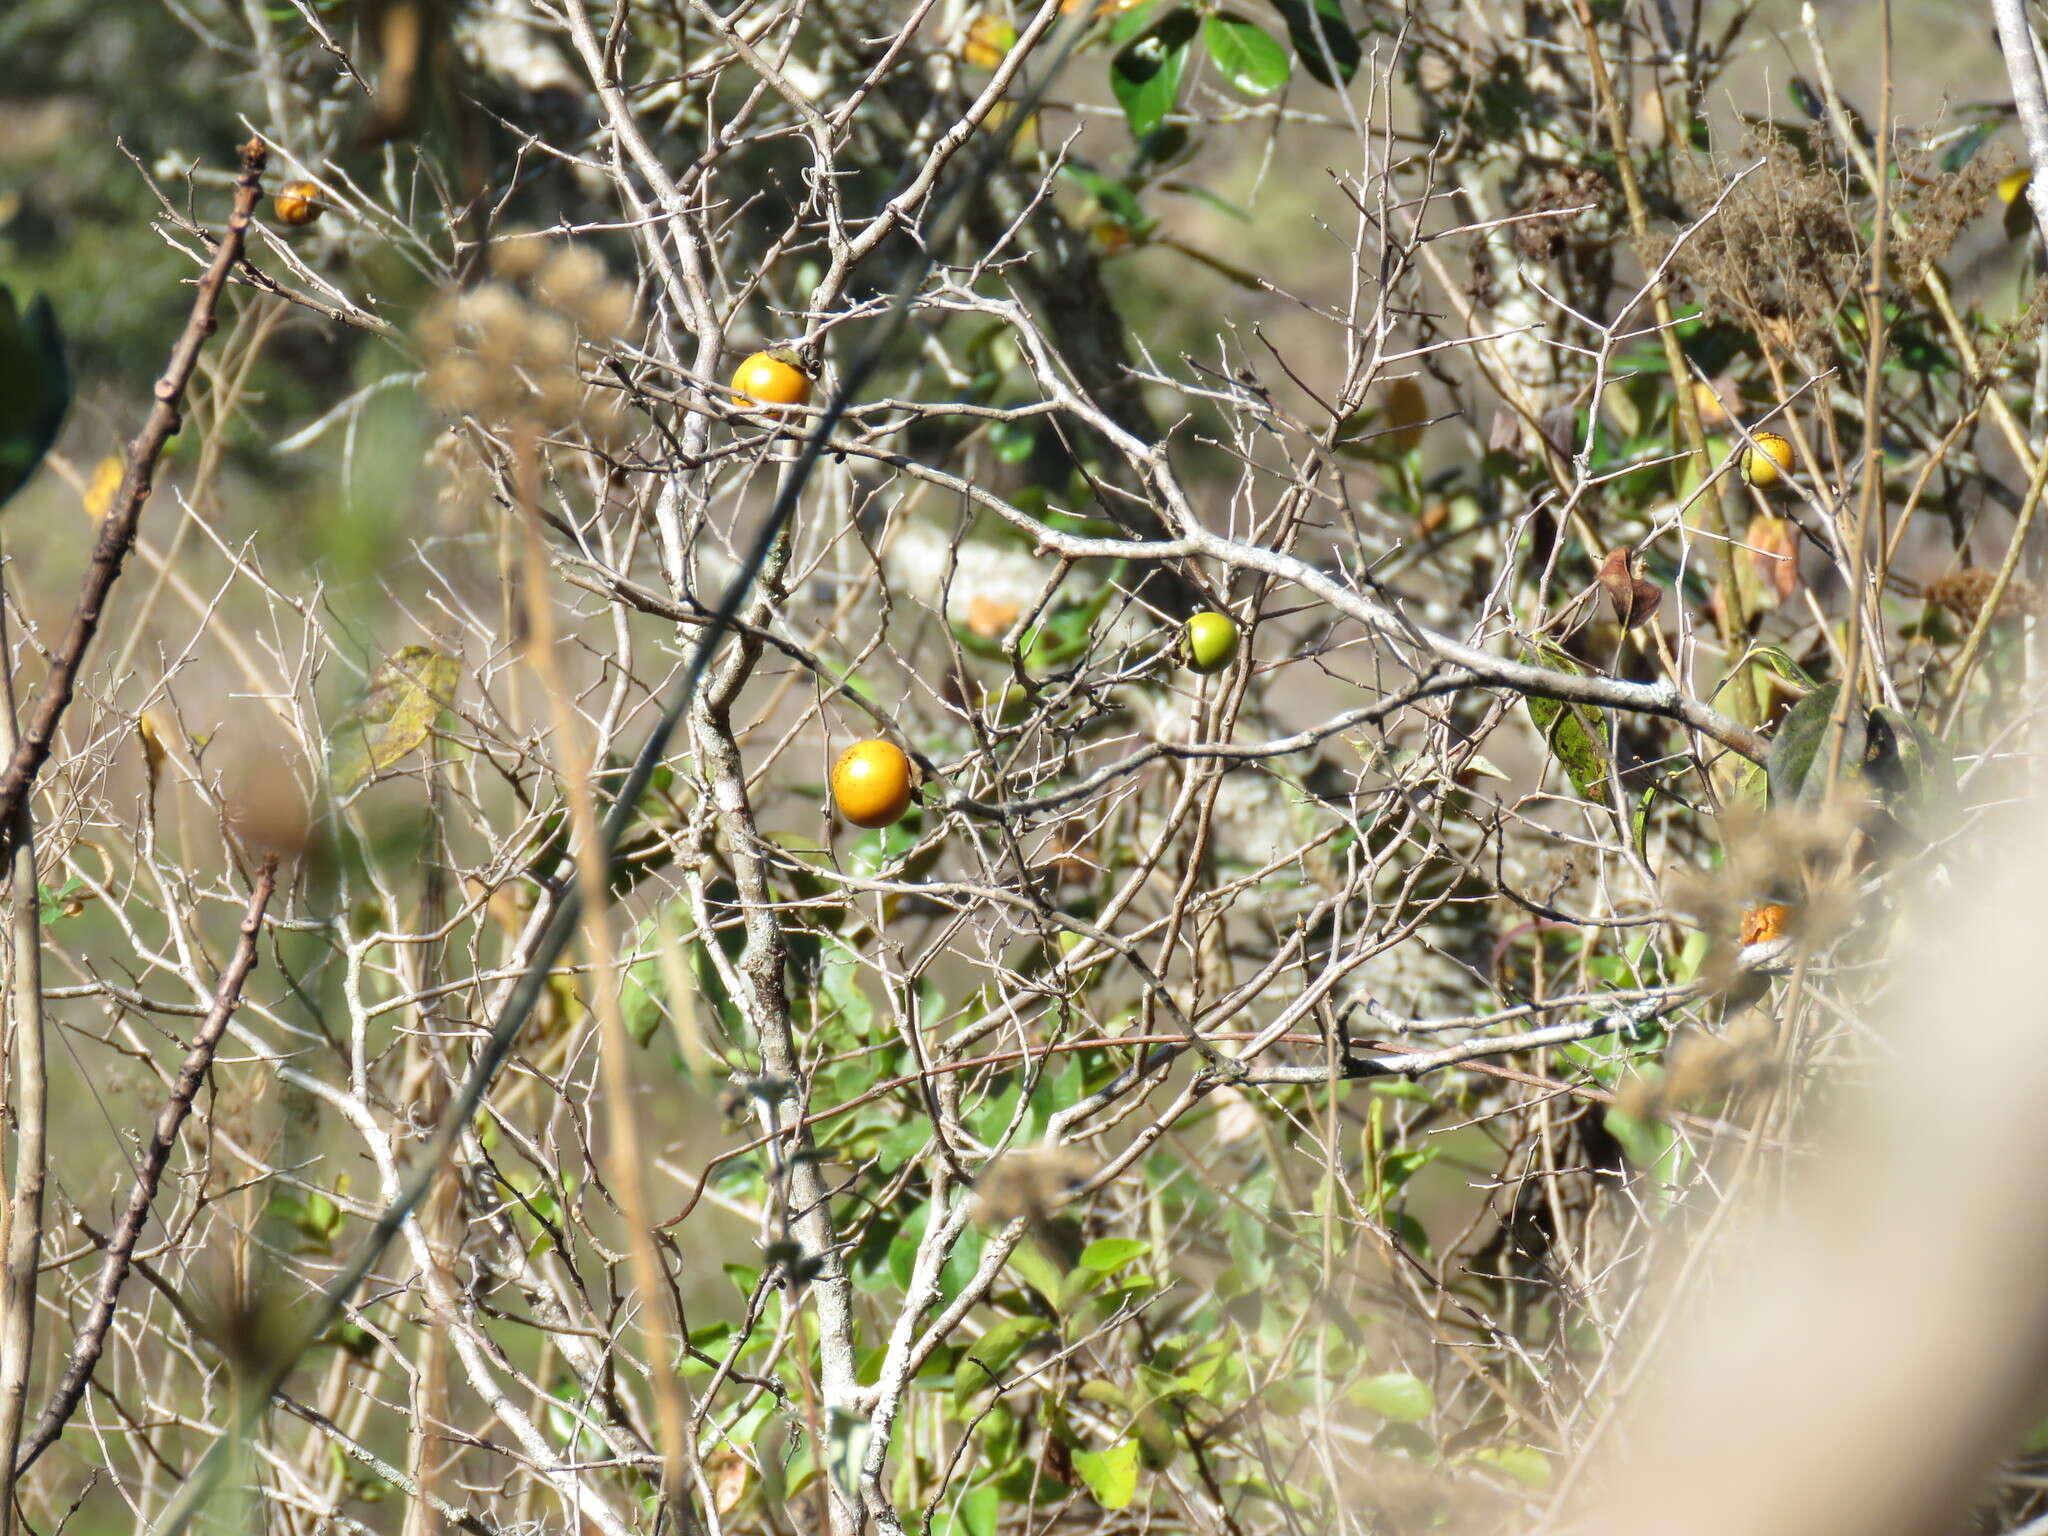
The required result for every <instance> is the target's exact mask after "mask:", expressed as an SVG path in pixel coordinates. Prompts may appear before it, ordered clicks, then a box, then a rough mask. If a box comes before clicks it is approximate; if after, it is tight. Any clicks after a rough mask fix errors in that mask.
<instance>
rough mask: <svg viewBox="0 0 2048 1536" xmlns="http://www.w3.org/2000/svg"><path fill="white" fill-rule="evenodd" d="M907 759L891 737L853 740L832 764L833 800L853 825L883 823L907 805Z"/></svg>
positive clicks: (893, 819) (912, 785)
mask: <svg viewBox="0 0 2048 1536" xmlns="http://www.w3.org/2000/svg"><path fill="white" fill-rule="evenodd" d="M916 787H917V786H916V784H915V782H914V779H913V775H912V773H911V768H910V759H909V758H908V757H906V756H904V754H903V749H902V748H901V747H899V746H897V745H896V744H895V743H894V742H892V741H880V740H873V741H856V742H855V743H854V744H853V745H852V746H850V747H848V748H847V749H846V750H845V751H844V752H842V753H840V754H839V761H838V762H836V763H834V764H833V765H832V803H833V804H834V805H836V806H837V807H838V808H839V814H840V815H841V816H844V817H845V818H846V819H847V820H848V821H850V822H852V823H853V824H854V825H855V826H856V827H886V826H891V825H893V824H894V823H895V822H897V821H899V820H901V819H902V816H903V813H904V812H905V811H907V810H909V809H910V796H911V791H912V790H914V789H915V788H916Z"/></svg>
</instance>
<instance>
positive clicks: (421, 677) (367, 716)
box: [328, 645, 460, 795]
mask: <svg viewBox="0 0 2048 1536" xmlns="http://www.w3.org/2000/svg"><path fill="white" fill-rule="evenodd" d="M459 675H460V674H459V670H458V668H457V666H456V663H455V659H454V658H453V657H451V656H443V655H442V654H441V653H440V652H439V651H436V650H434V649H433V648H432V647H431V646H425V645H407V646H401V647H400V648H399V649H398V650H396V651H394V652H392V653H391V655H389V656H387V657H385V658H384V660H383V661H381V662H379V663H378V664H377V668H376V670H375V671H373V672H372V673H371V674H370V687H369V691H368V692H367V693H365V694H364V696H363V697H362V698H361V699H360V700H358V701H357V702H356V703H355V704H353V705H351V706H350V707H349V708H348V709H347V710H346V711H345V712H344V713H343V715H342V717H341V719H340V720H339V721H338V722H336V725H335V729H334V738H333V744H332V746H331V747H330V748H329V750H328V767H329V771H330V772H331V773H332V774H333V776H334V787H335V789H336V790H337V791H338V792H339V793H341V794H344V795H346V794H348V793H349V792H350V791H352V790H354V789H356V788H358V787H359V786H361V785H362V784H364V783H366V782H368V781H369V779H370V778H371V777H372V776H373V775H375V774H378V773H382V772H383V771H384V770H385V769H387V768H392V767H395V766H396V765H397V764H398V763H399V762H401V761H402V760H403V759H404V758H405V757H406V755H407V754H408V753H410V752H411V751H412V750H413V749H414V748H415V747H417V746H418V745H419V744H420V743H421V742H423V741H425V740H426V739H427V732H428V731H429V730H430V729H431V728H432V727H433V724H434V717H435V716H436V715H438V714H439V713H440V712H441V709H442V706H443V704H444V703H445V701H446V700H448V699H450V698H452V697H453V696H454V693H455V683H456V679H457V677H458V676H459Z"/></svg>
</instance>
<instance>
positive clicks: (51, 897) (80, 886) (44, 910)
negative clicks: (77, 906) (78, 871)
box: [36, 875, 85, 928]
mask: <svg viewBox="0 0 2048 1536" xmlns="http://www.w3.org/2000/svg"><path fill="white" fill-rule="evenodd" d="M84 890H85V882H84V881H83V880H81V879H80V878H79V877H78V876H76V875H73V876H72V877H71V878H70V879H68V880H66V881H65V882H64V883H63V884H62V885H60V886H58V887H57V889H56V890H54V891H53V890H51V889H50V888H49V887H48V886H47V885H44V884H42V883H41V882H38V883H37V885H36V913H37V921H38V922H40V923H41V924H42V925H43V927H45V928H47V927H49V926H50V924H52V923H54V922H56V921H57V920H58V919H59V918H64V917H69V916H71V912H70V907H71V905H72V903H73V902H76V901H80V900H82V899H83V898H82V897H81V895H80V893H81V892H82V891H84Z"/></svg>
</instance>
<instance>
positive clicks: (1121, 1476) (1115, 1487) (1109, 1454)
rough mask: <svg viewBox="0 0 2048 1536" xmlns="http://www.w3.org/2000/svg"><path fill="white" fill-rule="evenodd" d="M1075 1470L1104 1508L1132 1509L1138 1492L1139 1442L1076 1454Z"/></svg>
mask: <svg viewBox="0 0 2048 1536" xmlns="http://www.w3.org/2000/svg"><path fill="white" fill-rule="evenodd" d="M1073 1461H1074V1470H1075V1471H1076V1472H1078V1473H1080V1474H1081V1480H1082V1481H1083V1482H1085V1483H1086V1484H1087V1485H1088V1491H1089V1492H1090V1493H1092V1494H1094V1495H1095V1502H1096V1503H1098V1504H1100V1505H1101V1506H1102V1507H1103V1508H1104V1509H1128V1508H1129V1507H1130V1503H1131V1500H1132V1499H1133V1498H1134V1497H1135V1496H1136V1495H1137V1492H1138V1442H1137V1441H1136V1440H1123V1441H1119V1442H1118V1443H1117V1444H1115V1445H1112V1446H1111V1447H1110V1448H1109V1449H1108V1450H1106V1451H1076V1452H1074V1456H1073Z"/></svg>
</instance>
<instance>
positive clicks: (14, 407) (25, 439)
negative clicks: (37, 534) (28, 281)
mask: <svg viewBox="0 0 2048 1536" xmlns="http://www.w3.org/2000/svg"><path fill="white" fill-rule="evenodd" d="M70 407H71V366H70V364H69V363H68V362H66V361H65V357H64V336H63V333H62V332H61V331H60V330H59V329H58V327H57V315H56V312H55V311H54V310H52V309H51V308H50V301H49V299H48V298H46V297H45V296H44V295H42V294H40V293H39V294H37V295H36V296H35V297H34V298H33V299H31V300H29V305H28V308H27V309H26V310H21V309H17V308H16V307H15V303H14V293H13V291H12V290H11V289H9V288H8V287H6V286H5V285H4V284H0V505H4V504H5V503H6V501H7V500H8V498H9V497H11V496H12V495H13V494H14V493H15V492H16V491H18V490H20V489H21V488H22V487H23V486H24V485H26V484H28V481H29V477H30V476H31V475H33V474H34V473H35V472H36V466H37V465H38V464H40V463H42V461H43V455H44V454H45V453H47V452H49V450H50V445H51V444H52V443H54V442H56V441H57V433H58V430H59V429H60V428H61V427H62V426H63V425H64V414H65V412H66V411H67V410H69V409H70Z"/></svg>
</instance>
